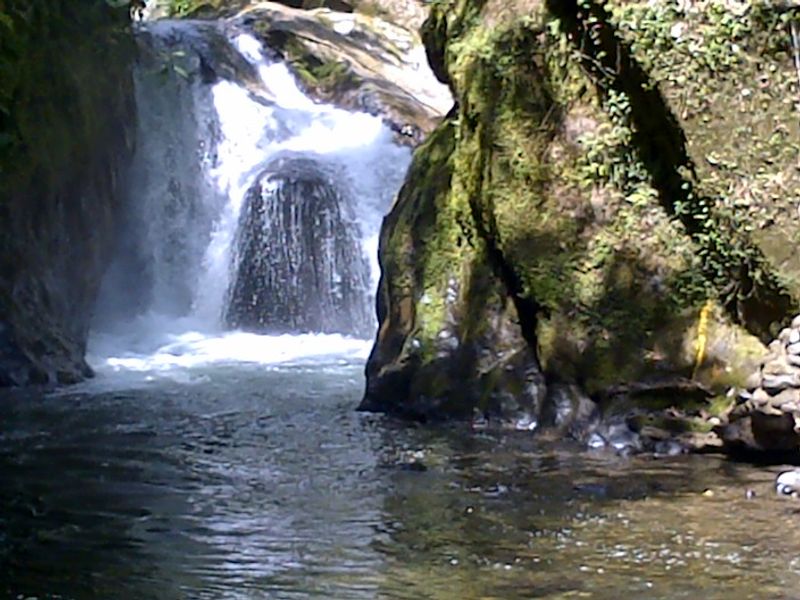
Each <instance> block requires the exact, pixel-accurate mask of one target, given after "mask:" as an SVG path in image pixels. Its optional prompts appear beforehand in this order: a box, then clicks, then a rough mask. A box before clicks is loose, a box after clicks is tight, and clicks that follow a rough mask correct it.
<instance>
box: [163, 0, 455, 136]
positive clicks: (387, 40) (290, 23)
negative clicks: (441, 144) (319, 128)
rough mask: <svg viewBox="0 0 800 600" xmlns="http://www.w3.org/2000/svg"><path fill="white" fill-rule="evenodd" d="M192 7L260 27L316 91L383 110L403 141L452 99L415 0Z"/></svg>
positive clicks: (430, 125)
mask: <svg viewBox="0 0 800 600" xmlns="http://www.w3.org/2000/svg"><path fill="white" fill-rule="evenodd" d="M188 13H189V14H190V15H191V16H192V17H193V18H194V17H196V18H209V19H212V18H213V19H224V20H225V21H226V22H227V23H230V24H232V25H234V26H237V25H238V26H240V27H244V28H245V29H249V30H251V31H253V32H255V33H256V34H258V35H259V36H260V37H261V38H262V39H263V41H264V42H265V45H267V46H268V47H270V48H272V49H273V50H274V51H276V52H277V53H278V54H279V55H280V57H281V58H283V59H285V60H286V61H287V63H288V64H289V66H290V67H291V68H292V70H293V71H294V73H295V74H296V75H297V77H298V80H299V83H300V84H301V85H302V87H303V88H304V89H305V91H306V92H307V93H308V94H309V95H311V96H313V97H315V98H318V99H320V100H322V101H325V102H330V103H333V104H336V105H338V106H340V107H343V108H349V109H353V110H360V111H364V112H368V113H370V114H374V115H378V116H381V117H382V118H383V119H384V120H385V122H386V123H387V124H388V125H389V126H390V127H391V128H392V129H393V130H394V131H395V132H396V134H397V138H396V139H397V141H398V142H400V143H403V144H408V145H417V144H419V143H420V142H421V141H422V140H423V139H424V138H425V137H426V136H427V135H428V134H430V133H431V131H433V129H434V128H435V127H436V125H438V124H439V122H440V121H441V119H442V117H443V116H444V115H445V113H447V111H448V110H450V108H451V107H452V105H453V98H452V96H451V94H450V92H449V90H448V88H447V87H446V86H445V85H443V84H441V83H440V82H439V81H437V80H436V78H435V76H434V75H433V73H432V71H431V69H430V67H429V66H428V62H427V58H426V53H425V48H424V46H423V44H422V40H421V39H420V35H419V33H418V32H417V27H418V25H419V23H420V22H421V20H422V17H423V16H424V15H425V14H426V8H425V7H424V6H423V5H422V4H421V3H419V2H417V1H416V0H406V1H404V2H383V1H382V0H381V1H378V2H302V1H297V2H291V1H285V2H251V1H236V0H218V1H215V2H197V3H195V4H194V5H193V6H192V10H191V11H188ZM156 14H157V13H156Z"/></svg>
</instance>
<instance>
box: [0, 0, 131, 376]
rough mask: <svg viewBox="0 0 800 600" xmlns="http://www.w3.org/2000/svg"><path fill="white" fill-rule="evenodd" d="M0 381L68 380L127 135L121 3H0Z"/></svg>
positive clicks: (107, 239) (126, 53)
mask: <svg viewBox="0 0 800 600" xmlns="http://www.w3.org/2000/svg"><path fill="white" fill-rule="evenodd" d="M0 17H2V18H0V77H2V79H3V84H2V86H1V87H2V92H0V115H2V116H0V190H2V208H1V209H0V230H2V231H3V232H5V235H3V236H2V240H1V241H0V385H21V384H27V383H48V382H54V381H61V382H71V381H76V380H79V379H81V378H82V377H84V376H86V375H87V374H90V369H89V367H88V365H87V364H86V362H85V361H84V358H83V355H84V350H85V344H86V336H87V330H88V323H89V317H90V312H91V308H92V305H93V302H94V298H95V294H96V291H97V288H98V286H99V283H100V278H101V275H102V273H103V270H104V268H105V266H106V261H107V259H108V255H109V253H110V248H111V244H112V241H113V235H114V225H115V221H116V216H117V214H118V211H119V210H120V207H121V206H122V202H121V197H120V191H121V190H122V189H124V188H123V180H124V176H125V175H124V166H125V163H126V160H127V157H128V155H129V153H130V151H131V149H132V146H133V130H134V129H133V121H134V119H133V114H134V105H133V91H132V82H131V63H132V60H133V57H134V54H135V53H134V49H133V42H132V38H131V36H130V31H129V22H128V15H127V9H126V8H125V7H123V8H120V9H112V8H110V7H109V5H108V4H107V3H106V2H103V1H101V0H97V1H88V2H67V1H62V0H46V1H45V0H41V1H36V2H30V1H29V0H24V1H23V0H19V1H17V0H11V3H10V4H9V3H8V2H6V3H5V5H4V6H2V7H0Z"/></svg>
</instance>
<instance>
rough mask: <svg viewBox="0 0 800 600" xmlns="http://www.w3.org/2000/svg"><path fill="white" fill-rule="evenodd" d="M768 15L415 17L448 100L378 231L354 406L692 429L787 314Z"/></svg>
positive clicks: (782, 22) (704, 422) (784, 167)
mask: <svg viewBox="0 0 800 600" xmlns="http://www.w3.org/2000/svg"><path fill="white" fill-rule="evenodd" d="M792 18H795V17H794V15H793V14H792V13H791V12H781V11H779V10H776V9H774V8H772V7H771V6H770V5H766V4H758V3H756V4H754V3H749V2H748V3H745V2H725V3H723V2H716V1H714V2H684V3H678V4H675V3H666V2H664V3H653V2H623V1H621V0H620V1H619V2H617V1H611V2H605V3H599V2H593V1H587V0H582V1H580V2H575V1H563V2H556V1H555V0H553V1H548V2H544V1H539V0H512V1H502V2H501V1H499V0H498V1H495V0H449V1H448V0H443V1H439V2H434V3H433V5H432V8H431V14H430V16H429V18H428V20H427V21H426V23H425V25H424V27H423V40H424V41H425V44H426V47H427V51H428V56H429V60H430V62H431V65H432V67H433V69H434V71H435V72H436V74H437V76H438V77H439V78H440V80H442V81H444V82H447V83H448V84H449V85H450V87H451V89H452V91H453V95H454V97H455V98H456V102H457V104H456V108H455V109H454V110H453V111H452V112H451V113H450V115H449V116H448V118H447V119H446V120H445V121H444V122H443V123H442V124H441V125H440V126H439V127H438V129H437V130H436V131H435V133H434V134H433V135H432V136H431V137H430V138H429V139H428V140H427V141H426V142H425V144H424V145H423V146H422V147H421V148H419V149H418V150H417V153H416V155H415V158H414V163H413V166H412V168H411V171H410V173H409V175H408V178H407V180H406V183H405V185H404V187H403V189H402V191H401V192H400V195H399V197H398V199H397V202H396V204H395V206H394V208H393V210H392V212H391V214H390V215H389V216H388V217H387V218H386V220H385V223H384V227H383V232H382V239H381V249H380V260H381V265H382V270H383V277H382V281H381V287H380V292H379V303H378V317H379V321H380V331H379V333H378V336H377V340H376V343H375V347H374V349H373V352H372V355H371V357H370V360H369V363H368V366H367V379H368V383H367V391H366V395H365V399H364V402H363V404H362V407H363V408H365V409H370V410H383V411H388V412H393V413H399V414H404V415H407V416H411V417H414V418H418V419H431V418H433V419H436V418H445V417H451V416H454V415H456V416H459V415H460V416H471V415H473V414H478V413H481V414H488V415H489V416H490V417H492V416H494V417H499V419H500V420H501V421H503V422H510V423H512V424H514V425H515V426H517V427H520V426H522V427H528V426H529V424H532V423H539V422H541V421H542V420H544V421H547V420H548V418H549V417H548V415H551V414H552V412H553V411H552V403H553V402H554V401H555V399H557V398H559V397H561V396H562V393H561V392H562V391H563V390H564V389H569V390H571V397H572V398H573V400H572V403H573V409H576V408H577V407H580V406H582V405H583V404H585V400H586V399H591V401H592V402H593V403H594V404H595V405H596V406H597V407H598V408H599V409H600V410H601V411H603V412H604V413H605V414H607V415H608V414H613V413H616V412H619V411H621V412H622V413H624V414H627V415H628V416H630V415H631V414H634V413H638V412H639V411H640V409H642V408H646V409H648V411H653V410H656V411H663V410H670V411H672V412H673V413H675V412H676V411H677V412H678V413H679V417H680V419H679V421H680V424H679V426H678V427H679V428H680V429H681V430H682V431H693V430H697V431H707V430H708V429H710V425H709V423H714V422H715V421H714V419H715V418H716V417H717V416H718V415H719V414H720V413H724V412H725V410H727V408H728V405H729V402H728V401H727V400H725V399H724V398H723V399H722V401H715V400H712V399H713V398H714V397H719V396H720V395H723V394H724V393H725V392H726V391H727V390H728V389H729V388H730V387H731V386H737V385H743V384H744V381H745V379H746V378H747V376H748V375H749V374H750V373H751V372H752V371H753V370H754V368H756V366H757V364H758V361H759V359H760V358H761V356H762V355H763V354H764V351H765V347H764V343H766V342H768V341H769V340H770V339H771V338H772V337H773V336H774V335H776V334H777V332H778V331H779V330H780V328H781V326H782V325H785V324H787V323H788V321H790V320H791V316H792V315H793V314H794V312H795V311H796V310H797V308H798V297H800V279H798V276H800V263H798V259H797V256H796V253H795V252H794V251H793V247H794V246H796V244H797V242H798V241H799V236H800V234H798V230H797V228H796V227H794V226H793V225H792V223H793V221H794V219H796V214H797V210H798V208H797V205H796V203H797V198H798V197H800V171H799V170H798V162H797V157H798V150H800V147H799V146H798V142H797V140H798V139H800V136H798V134H799V133H800V132H799V131H798V122H797V118H796V117H797V114H796V110H797V108H796V105H797V102H798V80H797V75H796V73H795V67H794V63H793V58H792V55H793V50H792V45H791V36H790V35H789V29H788V27H787V23H788V22H789V20H790V19H792ZM571 410H572V409H571ZM568 412H569V411H568ZM573 412H574V410H573ZM648 414H649V413H648ZM656 414H662V413H661V412H657V413H656ZM550 420H552V419H550ZM629 421H630V419H629ZM659 423H661V421H659Z"/></svg>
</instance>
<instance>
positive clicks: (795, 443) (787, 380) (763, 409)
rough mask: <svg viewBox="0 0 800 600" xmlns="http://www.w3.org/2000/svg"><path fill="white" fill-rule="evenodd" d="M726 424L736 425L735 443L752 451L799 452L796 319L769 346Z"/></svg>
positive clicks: (799, 322)
mask: <svg viewBox="0 0 800 600" xmlns="http://www.w3.org/2000/svg"><path fill="white" fill-rule="evenodd" d="M729 422H730V423H731V424H736V425H737V429H738V432H737V435H736V437H737V438H738V439H737V441H738V442H740V443H744V444H745V445H747V446H752V447H753V449H758V450H779V451H787V450H798V449H800V315H798V316H797V317H795V318H794V320H793V321H792V325H791V327H788V328H786V329H783V330H782V331H781V332H780V335H779V336H778V339H776V340H774V341H773V342H772V343H771V344H770V345H769V354H768V355H767V356H766V358H765V359H764V360H763V361H762V363H761V366H760V368H759V370H758V371H757V372H756V373H754V374H753V375H752V376H750V378H749V379H748V381H747V389H745V390H742V391H741V392H739V396H738V403H737V405H736V406H735V407H734V408H733V410H732V411H731V414H730V416H729ZM748 426H749V427H748ZM747 429H749V430H750V431H747ZM728 433H731V432H730V431H729V432H728ZM724 437H725V436H724V435H723V438H724Z"/></svg>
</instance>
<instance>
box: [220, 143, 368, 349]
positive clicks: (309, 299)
mask: <svg viewBox="0 0 800 600" xmlns="http://www.w3.org/2000/svg"><path fill="white" fill-rule="evenodd" d="M352 210H353V207H352V205H351V202H350V198H349V197H348V196H347V195H346V193H345V192H344V191H342V186H337V183H336V178H335V174H334V173H331V172H330V171H329V170H328V169H327V168H326V167H325V165H323V164H322V163H320V162H318V161H315V160H311V159H308V158H298V157H286V158H281V159H278V160H276V161H274V162H273V163H272V164H271V165H269V167H268V168H267V169H266V170H265V171H264V173H263V174H262V175H261V176H260V177H259V179H258V180H257V181H256V183H255V184H254V185H253V187H252V188H251V189H250V191H249V192H248V194H247V196H246V200H245V206H244V207H243V209H242V215H241V217H240V223H239V228H238V233H237V239H236V241H235V245H236V249H237V251H236V265H235V269H234V271H235V275H234V278H233V282H232V285H231V289H230V292H229V302H228V307H227V312H226V315H225V320H226V322H227V323H228V325H229V326H231V327H234V328H242V329H246V330H249V331H258V332H272V333H274V332H278V333H283V332H295V331H313V332H325V333H344V334H352V335H360V336H366V335H368V333H369V331H370V329H371V318H370V307H369V302H368V285H369V264H368V262H367V259H366V257H365V256H364V254H363V251H362V249H361V245H360V243H359V238H360V234H359V232H358V229H357V226H356V225H355V221H354V219H353V218H352V215H351V212H352Z"/></svg>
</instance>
